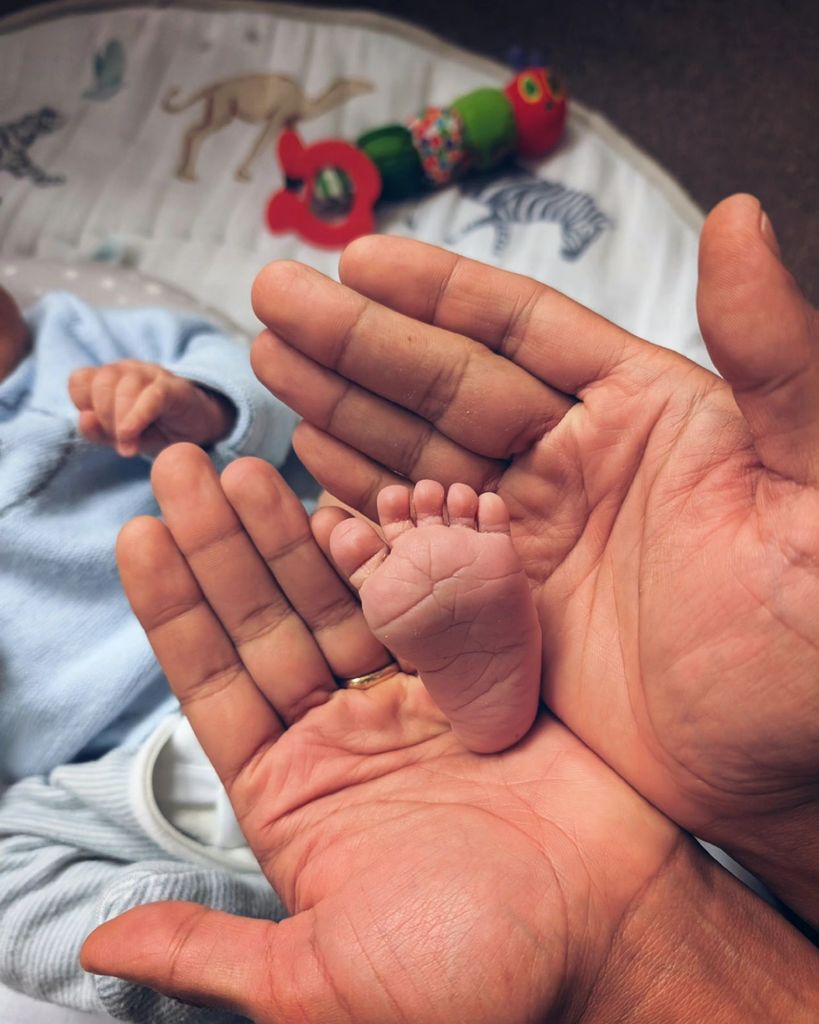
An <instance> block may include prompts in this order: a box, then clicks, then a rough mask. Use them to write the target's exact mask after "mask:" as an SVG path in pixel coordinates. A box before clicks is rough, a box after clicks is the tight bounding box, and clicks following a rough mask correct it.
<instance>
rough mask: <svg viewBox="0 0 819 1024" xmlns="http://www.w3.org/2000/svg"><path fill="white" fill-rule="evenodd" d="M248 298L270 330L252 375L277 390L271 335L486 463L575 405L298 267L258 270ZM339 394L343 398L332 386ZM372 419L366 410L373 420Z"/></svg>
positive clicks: (451, 338)
mask: <svg viewBox="0 0 819 1024" xmlns="http://www.w3.org/2000/svg"><path fill="white" fill-rule="evenodd" d="M253 300H254V308H255V310H256V313H257V315H258V316H259V318H260V319H261V320H262V321H263V322H264V323H265V324H266V325H267V326H268V327H269V328H270V332H269V333H265V334H262V335H261V336H260V337H259V338H258V339H257V341H256V343H255V345H254V348H253V355H252V362H253V368H254V370H255V372H256V375H257V376H258V377H259V379H260V380H262V382H263V383H265V384H267V385H268V386H269V387H271V389H272V390H276V391H278V389H279V387H281V386H282V383H283V381H282V377H283V373H282V372H281V371H280V370H278V372H277V361H279V360H281V358H282V355H281V350H280V348H275V349H274V348H273V347H271V345H272V342H271V335H273V336H275V337H276V338H278V339H280V340H281V341H283V342H285V344H286V345H287V346H289V347H290V348H291V349H295V350H297V351H298V352H300V353H301V354H302V355H303V356H306V357H307V358H308V359H310V360H312V361H313V362H314V363H317V364H319V365H321V366H324V367H326V368H327V369H329V370H332V371H333V373H334V374H337V375H338V376H339V377H341V378H344V379H346V380H348V381H352V382H353V383H355V384H357V385H359V387H360V388H363V389H364V390H365V391H367V392H369V393H370V394H376V395H380V396H381V397H382V398H384V399H386V400H387V401H388V402H391V403H396V404H398V405H400V406H403V408H405V409H407V410H409V411H410V412H412V413H414V414H415V415H416V416H418V417H419V418H420V419H422V420H425V421H427V423H429V424H432V426H433V427H434V428H435V430H436V431H438V432H439V433H441V434H443V435H445V436H446V437H448V438H450V439H451V440H453V441H455V442H456V443H457V444H459V445H461V446H462V447H463V448H465V449H467V450H468V451H470V452H474V453H477V454H480V455H484V456H489V457H492V458H507V457H509V456H510V455H513V454H515V453H516V452H520V451H524V450H526V449H527V448H528V447H529V446H530V445H531V444H532V443H533V442H534V441H535V440H537V439H538V438H540V437H542V436H543V434H544V433H545V432H546V431H548V430H550V429H551V428H552V427H553V426H554V425H555V424H556V423H557V422H559V420H560V419H561V418H562V416H563V415H564V413H565V412H566V411H567V409H569V408H570V407H571V405H572V401H573V400H572V399H570V398H568V397H567V396H566V395H563V394H561V393H559V392H558V391H556V390H554V389H553V388H551V387H549V386H547V385H546V384H544V383H543V382H542V381H541V380H538V379H537V378H536V377H534V376H533V375H532V374H530V373H528V372H526V371H525V370H522V369H521V368H520V367H517V366H515V365H514V363H513V362H511V361H510V360H508V359H505V358H503V357H501V356H498V355H496V354H495V353H493V352H491V351H490V350H489V349H488V348H487V347H486V346H485V345H482V344H477V343H476V342H474V341H472V340H470V339H469V338H467V337H463V336H462V335H460V334H457V333H453V332H451V331H447V330H442V329H440V328H438V327H435V326H431V325H429V324H425V323H420V322H419V321H418V320H416V319H413V318H411V317H407V316H404V315H402V314H401V313H397V312H395V311H394V310H391V309H387V308H386V307H385V306H382V305H380V304H379V303H376V302H372V301H370V300H368V299H366V298H364V297H363V296H361V295H359V294H357V293H356V292H354V291H352V290H351V289H350V288H346V287H344V286H343V285H340V284H337V283H336V282H334V281H331V280H330V279H329V278H327V277H325V276H324V275H322V274H319V273H318V272H317V271H315V270H311V269H310V268H308V267H305V266H301V265H299V264H296V263H290V262H284V261H281V262H277V263H271V264H269V265H268V266H267V267H266V268H265V269H264V270H262V271H261V273H260V274H259V275H258V277H257V278H256V281H255V283H254V287H253ZM488 301H490V302H491V301H494V296H489V297H488ZM338 396H340V397H342V398H343V394H342V393H341V392H340V391H339V390H338V387H337V388H336V392H335V393H334V397H336V398H337V397H338ZM510 396H514V399H513V400H512V399H511V398H510ZM375 412H376V410H375V409H374V407H372V406H368V409H367V415H368V417H369V418H370V419H371V420H372V418H373V417H374V416H375ZM311 418H313V417H311ZM381 418H382V417H381V415H380V414H379V415H378V420H379V421H380V420H381ZM369 425H370V426H372V423H370V424H369ZM332 432H333V433H336V430H335V429H333V431H332Z"/></svg>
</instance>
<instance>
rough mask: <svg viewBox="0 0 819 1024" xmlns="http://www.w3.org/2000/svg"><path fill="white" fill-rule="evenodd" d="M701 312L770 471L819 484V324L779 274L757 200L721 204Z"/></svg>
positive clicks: (709, 243) (707, 232)
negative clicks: (818, 396) (818, 397)
mask: <svg viewBox="0 0 819 1024" xmlns="http://www.w3.org/2000/svg"><path fill="white" fill-rule="evenodd" d="M697 308H698V312H699V318H700V327H701V329H702V333H703V337H704V338H705V343H706V345H707V346H708V351H709V352H710V353H711V356H712V358H713V360H714V363H715V365H716V366H717V368H718V369H719V371H720V372H721V373H722V374H723V376H724V377H725V379H726V380H727V381H728V383H729V384H730V385H731V387H732V389H733V392H734V397H735V399H736V402H737V404H738V405H739V407H740V409H741V410H742V413H743V415H744V416H745V419H746V420H747V422H748V426H749V428H750V430H751V433H752V434H753V436H754V440H755V442H756V447H757V451H758V453H759V456H760V458H761V459H762V461H763V463H764V464H765V465H766V466H767V467H768V468H769V469H771V470H773V471H774V472H777V473H781V474H782V475H784V476H786V477H788V478H791V479H793V480H796V481H798V482H800V483H811V484H816V483H817V482H819V401H817V395H819V317H817V311H816V310H815V309H814V308H813V307H812V306H811V305H810V303H809V302H808V301H807V299H806V298H805V297H804V295H802V293H801V292H800V290H799V288H798V286H797V285H796V282H795V281H794V279H793V278H792V277H791V275H790V274H789V273H788V271H787V270H786V269H785V267H784V266H783V265H782V262H781V260H780V256H779V246H778V244H777V242H776V239H775V237H774V234H773V230H772V228H771V226H770V222H769V221H768V218H767V216H766V215H765V213H764V211H763V210H762V208H761V206H760V204H759V201H758V200H757V199H755V198H754V197H753V196H749V195H736V196H731V197H730V198H729V199H725V200H723V202H721V203H720V204H719V205H718V206H717V207H715V209H714V210H713V211H712V212H711V213H710V214H709V216H708V219H707V220H706V222H705V226H704V228H703V231H702V238H701V240H700V281H699V289H698V293H697Z"/></svg>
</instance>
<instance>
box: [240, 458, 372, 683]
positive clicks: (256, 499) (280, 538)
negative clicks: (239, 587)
mask: <svg viewBox="0 0 819 1024" xmlns="http://www.w3.org/2000/svg"><path fill="white" fill-rule="evenodd" d="M222 486H223V489H224V492H225V495H226V497H227V499H228V501H230V503H231V505H232V506H233V509H234V511H235V512H236V514H237V515H238V516H239V518H240V519H241V521H242V523H243V525H244V527H245V529H246V530H247V532H248V534H249V536H250V537H251V539H252V541H253V543H254V545H255V547H256V549H257V551H258V552H259V554H260V555H261V556H262V558H263V559H264V561H265V563H266V565H267V566H268V568H269V569H270V572H271V573H272V575H273V577H274V578H275V580H276V583H277V584H278V586H279V587H280V588H281V589H282V591H283V592H284V594H285V595H286V597H287V600H288V601H289V603H290V605H291V606H292V608H293V609H294V611H295V612H296V613H297V615H298V616H299V618H300V619H301V620H302V621H303V622H304V624H305V626H306V627H307V629H308V630H309V631H310V633H311V634H312V637H313V640H314V641H315V643H316V644H317V646H318V648H319V650H320V651H321V653H322V654H323V656H324V659H325V660H326V662H327V664H328V665H329V667H330V670H331V671H332V673H333V675H334V676H336V677H338V678H342V679H343V678H349V677H351V676H356V675H363V674H365V673H366V672H371V671H373V670H374V669H377V668H380V667H381V666H382V665H384V664H385V663H386V662H387V661H388V660H389V654H388V653H387V651H386V650H385V649H384V647H382V645H381V644H380V643H379V642H378V641H377V640H376V639H375V637H374V636H373V635H372V633H371V632H370V629H369V627H368V626H367V623H366V621H365V619H364V616H363V614H362V612H361V608H360V606H359V604H358V602H357V601H356V600H355V598H354V597H353V595H352V594H351V592H350V590H349V588H348V587H347V585H346V584H345V583H344V581H343V580H342V579H341V577H340V576H339V575H338V573H337V572H336V571H335V569H334V568H333V566H332V565H331V564H330V563H329V562H328V561H327V559H326V558H325V557H324V555H323V553H322V551H321V549H320V547H319V546H318V544H317V543H316V541H315V539H314V537H313V534H312V532H311V530H310V521H309V520H308V518H307V514H306V512H305V511H304V508H303V506H302V504H301V502H300V501H299V500H298V498H297V497H296V495H295V494H293V492H292V491H291V490H290V488H289V487H288V486H287V485H286V484H285V482H284V480H282V478H281V476H280V475H279V473H277V472H276V470H275V469H274V468H273V467H272V466H271V465H269V463H267V462H264V461H263V460H261V459H250V458H247V459H240V460H238V461H236V462H234V463H232V464H231V465H230V466H228V468H227V469H226V470H225V471H224V473H223V474H222Z"/></svg>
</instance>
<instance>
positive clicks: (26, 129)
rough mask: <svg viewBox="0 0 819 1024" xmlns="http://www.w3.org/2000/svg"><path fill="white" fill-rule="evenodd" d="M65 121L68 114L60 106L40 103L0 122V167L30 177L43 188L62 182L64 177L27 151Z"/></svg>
mask: <svg viewBox="0 0 819 1024" xmlns="http://www.w3.org/2000/svg"><path fill="white" fill-rule="evenodd" d="M65 123H66V118H65V116H64V115H63V114H61V113H60V112H59V111H58V110H54V108H53V107H41V108H40V109H39V110H38V111H36V113H33V114H26V115H25V116H24V117H21V118H19V119H18V120H16V121H6V122H5V123H3V124H0V171H6V172H7V173H8V174H11V175H12V176H13V177H15V178H28V179H30V180H31V181H32V182H33V183H34V184H35V185H39V186H40V187H41V188H45V187H47V186H49V185H62V184H63V183H64V182H65V178H63V177H62V176H61V175H58V174H48V173H47V172H46V171H44V170H43V169H42V168H41V167H38V166H37V164H35V163H34V161H33V160H32V159H31V157H30V156H29V153H28V151H29V149H30V148H31V146H32V145H33V144H34V142H35V141H36V140H37V139H38V138H39V137H40V136H41V135H48V134H49V133H50V132H55V131H57V129H58V128H62V127H63V125H64V124H65Z"/></svg>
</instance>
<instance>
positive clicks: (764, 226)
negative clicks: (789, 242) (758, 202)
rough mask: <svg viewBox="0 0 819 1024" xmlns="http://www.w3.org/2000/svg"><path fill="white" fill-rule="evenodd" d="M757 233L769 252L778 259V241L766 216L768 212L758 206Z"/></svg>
mask: <svg viewBox="0 0 819 1024" xmlns="http://www.w3.org/2000/svg"><path fill="white" fill-rule="evenodd" d="M759 233H760V234H761V235H762V237H763V239H764V240H765V244H766V245H767V246H768V248H769V249H770V250H771V252H772V253H773V254H774V256H776V258H777V259H779V257H780V255H781V253H780V249H779V242H778V241H777V239H776V234H775V232H774V229H773V225H772V224H771V221H770V219H769V217H768V214H767V213H765V211H764V210H763V209H762V208H761V207H760V211H759Z"/></svg>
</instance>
